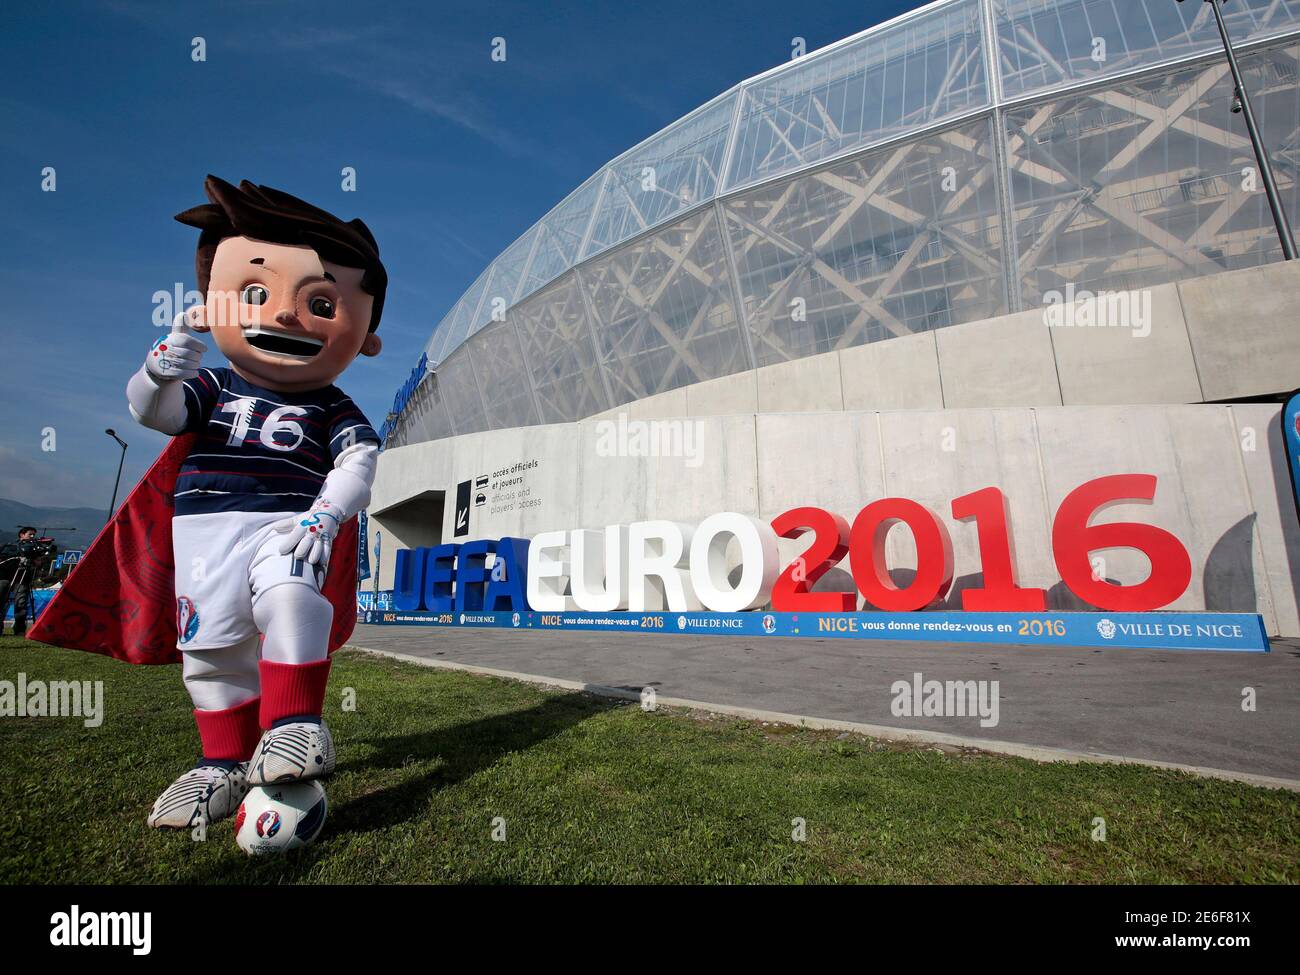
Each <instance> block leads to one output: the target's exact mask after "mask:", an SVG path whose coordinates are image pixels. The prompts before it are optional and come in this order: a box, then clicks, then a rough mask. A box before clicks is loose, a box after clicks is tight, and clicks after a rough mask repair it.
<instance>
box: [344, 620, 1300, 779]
mask: <svg viewBox="0 0 1300 975" xmlns="http://www.w3.org/2000/svg"><path fill="white" fill-rule="evenodd" d="M343 649H345V650H359V651H361V652H362V653H369V654H374V655H375V656H379V657H391V658H393V659H394V660H402V661H405V662H406V663H412V664H418V665H419V666H421V667H432V668H434V669H436V670H459V671H465V672H467V673H471V674H480V675H482V676H484V677H502V678H505V679H506V680H515V681H521V682H523V683H525V684H537V685H540V686H543V687H556V688H560V689H562V690H568V691H582V692H585V693H587V694H595V695H598V696H600V697H610V698H617V699H619V700H624V701H640V700H641V694H640V692H639V691H630V690H628V689H627V688H624V687H608V686H605V685H603V684H586V683H583V682H582V681H577V680H565V679H564V678H561V677H542V676H540V675H538V674H522V673H519V672H518V671H514V670H498V669H496V668H494V667H478V666H474V665H472V664H459V663H455V662H454V661H451V660H431V659H430V658H428V657H418V656H416V655H415V654H410V653H400V652H398V651H395V650H375V649H373V648H371V647H363V646H359V645H357V644H355V643H348V644H344V647H343ZM655 700H656V702H657V703H658V704H661V705H663V706H664V707H673V708H690V709H691V710H694V711H708V712H711V713H713V714H728V715H734V716H735V717H738V718H747V719H749V720H752V721H771V722H774V723H776V724H788V725H795V726H801V727H805V728H812V729H814V730H817V731H848V732H852V733H854V734H858V735H867V736H869V737H871V738H880V739H883V740H885V741H904V742H912V743H915V744H922V745H952V746H955V747H959V748H977V749H979V750H980V751H986V752H994V753H997V754H1000V755H1011V756H1014V757H1016V758H1027V759H1029V760H1030V761H1034V762H1098V763H1105V764H1111V765H1145V766H1147V767H1149V768H1159V769H1172V770H1174V771H1177V772H1188V773H1190V774H1192V775H1199V776H1202V777H1204V778H1209V779H1226V780H1227V781H1230V782H1243V783H1245V784H1247V785H1255V786H1259V787H1261V788H1265V789H1286V790H1289V791H1291V792H1300V780H1297V779H1283V778H1276V777H1274V776H1271V775H1256V774H1254V773H1252V772H1236V771H1233V770H1231V769H1218V768H1205V767H1203V766H1199V765H1183V764H1180V763H1178V762H1160V761H1156V760H1155V759H1149V758H1133V757H1130V756H1127V755H1108V754H1105V753H1103V752H1079V751H1072V750H1070V749H1066V748H1048V747H1045V746H1040V745H1026V744H1023V743H1021V742H1015V741H997V740H994V739H989V738H968V737H965V736H964V735H949V734H945V733H943V732H941V731H924V730H921V729H912V728H894V727H891V726H890V725H878V724H864V723H862V722H860V721H844V720H841V719H838V718H816V717H812V716H810V715H802V714H786V713H785V712H782V711H764V710H762V709H761V708H747V707H738V706H736V705H733V704H711V703H709V702H707V701H692V700H690V699H689V698H684V697H667V696H665V695H662V694H656V695H655Z"/></svg>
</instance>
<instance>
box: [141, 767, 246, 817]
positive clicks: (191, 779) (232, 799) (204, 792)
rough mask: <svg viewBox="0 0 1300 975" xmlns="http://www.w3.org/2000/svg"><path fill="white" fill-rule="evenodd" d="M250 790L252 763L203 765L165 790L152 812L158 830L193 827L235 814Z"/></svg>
mask: <svg viewBox="0 0 1300 975" xmlns="http://www.w3.org/2000/svg"><path fill="white" fill-rule="evenodd" d="M247 792H248V763H247V762H236V763H234V764H233V766H232V767H230V768H227V767H225V766H223V765H199V766H197V767H195V768H192V769H190V770H189V771H188V772H185V773H184V774H183V775H181V776H180V778H178V779H177V780H176V781H175V782H173V783H172V784H171V785H169V786H168V787H167V788H166V789H164V790H163V794H162V795H160V796H159V797H158V798H157V800H156V801H155V802H154V804H153V810H152V811H151V812H150V813H149V820H148V822H149V825H150V826H152V827H153V828H154V829H193V828H194V827H195V826H197V825H199V823H200V822H202V823H207V824H211V823H215V822H218V821H219V820H222V819H225V818H226V817H227V816H231V815H234V812H235V810H236V809H238V808H239V804H240V803H241V802H243V801H244V796H245V794H246V793H247Z"/></svg>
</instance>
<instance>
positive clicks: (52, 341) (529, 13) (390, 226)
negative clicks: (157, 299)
mask: <svg viewBox="0 0 1300 975" xmlns="http://www.w3.org/2000/svg"><path fill="white" fill-rule="evenodd" d="M918 5H919V3H917V2H913V0H886V2H879V3H863V4H849V3H838V4H824V3H820V4H796V3H790V2H788V0H784V2H771V0H748V2H736V3H730V2H729V3H721V2H716V3H715V2H709V0H690V2H683V0H656V2H655V3H652V4H651V3H630V2H620V3H615V4H595V3H570V2H547V3H544V4H543V3H540V2H538V3H533V4H528V3H515V2H506V3H500V2H490V3H484V2H478V3H442V2H437V0H427V2H419V3H385V2H371V3H362V2H352V3H334V2H313V3H299V2H270V0H262V2H255V0H223V2H221V3H220V4H210V3H204V4H198V3H187V2H176V0H161V2H146V0H104V2H84V3H77V2H69V3H59V4H54V3H28V4H20V5H11V6H10V7H9V8H8V9H7V10H6V13H5V17H4V20H5V29H4V32H3V35H0V213H3V214H4V220H5V227H6V233H5V234H4V237H3V242H2V243H0V284H3V293H4V295H5V299H4V300H3V301H0V417H2V418H3V422H2V423H0V497H9V498H14V499H16V500H19V501H23V502H26V503H29V504H49V505H91V506H95V507H106V506H107V504H108V501H109V497H110V495H111V493H112V488H113V477H114V475H115V473H116V469H117V460H118V448H117V446H116V445H115V444H114V443H113V442H112V441H111V440H110V439H109V438H108V437H107V436H105V435H104V433H103V430H104V428H105V427H115V428H116V429H117V430H118V432H119V434H121V435H122V436H123V437H124V438H125V439H126V440H127V441H128V442H129V443H130V449H129V451H128V452H127V461H126V469H125V472H124V473H123V477H122V483H123V493H125V491H126V490H127V489H128V488H129V487H130V485H132V484H134V483H135V481H136V480H137V479H138V478H139V477H140V475H141V474H143V472H144V469H145V468H146V467H147V465H148V464H149V463H150V462H151V461H152V460H153V458H154V457H155V456H156V455H157V454H158V452H159V451H160V450H161V449H162V447H163V445H164V442H165V438H164V437H163V436H162V435H161V434H157V433H154V432H152V431H149V430H145V429H143V428H142V427H139V426H137V425H136V424H135V423H134V422H133V421H132V420H131V417H130V415H129V414H128V412H127V409H126V403H125V399H124V396H123V389H124V387H125V384H126V381H127V379H128V378H129V376H130V375H131V373H132V372H133V371H135V370H136V369H137V368H138V367H139V364H140V362H141V361H143V356H144V353H145V351H146V350H147V349H148V347H149V345H150V343H152V341H153V340H154V338H155V337H156V335H157V333H156V331H155V329H154V328H153V326H152V325H151V324H150V318H151V315H152V314H153V311H154V304H153V301H152V296H153V295H154V293H155V292H157V291H160V290H165V291H171V290H172V289H173V288H175V287H176V286H177V285H178V284H179V285H181V286H183V287H184V288H185V289H192V288H193V287H194V280H193V276H194V271H193V267H194V264H193V261H194V244H195V241H196V237H197V233H196V231H194V230H191V229H190V228H187V227H183V226H181V225H180V224H178V223H176V222H174V221H173V220H172V219H171V218H172V215H173V214H175V213H177V212H179V211H181V210H183V209H186V208H187V207H190V206H193V205H195V204H197V203H201V202H203V201H204V198H203V193H202V183H203V178H204V176H205V175H206V174H207V173H209V172H212V173H216V174H217V175H219V176H222V177H223V178H225V179H228V180H231V181H232V182H236V181H238V180H240V179H251V180H253V181H254V182H258V183H266V184H269V185H271V186H275V187H277V188H279V189H283V190H286V191H288V192H290V193H293V194H295V195H298V196H301V197H303V198H305V199H307V200H309V201H310V202H312V203H315V204H316V205H318V206H322V207H324V208H325V209H327V210H331V211H333V212H335V213H336V214H338V215H339V216H340V217H343V218H344V219H349V218H352V217H361V218H362V219H364V220H365V221H366V222H367V223H368V224H369V225H370V227H371V229H372V230H373V231H374V233H375V236H376V237H377V238H378V240H379V245H380V249H381V252H382V254H383V257H384V262H385V264H386V266H387V268H388V273H389V280H390V284H389V290H388V299H387V304H386V306H385V310H384V320H383V324H382V325H381V327H380V335H381V337H382V338H383V340H384V349H383V353H382V354H381V355H380V356H379V357H378V358H376V359H362V360H359V361H358V362H357V364H356V365H354V366H353V367H352V368H351V369H350V370H349V371H348V372H347V373H345V374H344V376H343V377H342V378H341V379H340V380H339V385H340V386H341V387H342V388H343V389H345V390H346V391H348V392H349V393H351V394H352V396H353V398H354V399H356V401H357V402H358V403H359V404H360V405H361V407H362V409H364V410H365V411H366V412H367V413H368V414H369V416H370V418H371V420H372V421H373V422H374V423H375V425H376V426H378V425H379V423H380V422H381V421H382V420H383V416H384V413H385V411H386V409H387V408H388V406H389V404H391V402H392V397H393V393H394V391H395V390H396V388H397V387H398V386H399V385H400V384H401V383H402V381H403V380H404V379H405V377H406V375H407V374H408V373H409V372H410V370H411V367H412V366H413V365H414V364H415V361H416V360H417V359H418V358H419V354H420V351H421V349H422V347H423V345H424V343H425V341H426V340H427V338H428V336H429V333H430V330H431V329H432V328H433V325H434V324H435V323H436V322H437V321H438V320H440V319H441V317H442V315H443V314H444V313H445V312H446V310H447V309H448V308H449V307H450V306H451V304H452V303H453V302H454V301H455V300H456V299H457V298H458V297H459V295H460V293H461V292H462V291H463V290H464V289H465V288H466V287H468V285H469V284H470V283H471V282H472V281H473V280H474V278H475V277H476V276H477V274H478V273H479V271H481V270H482V268H483V267H484V266H485V265H486V264H487V263H488V262H489V261H490V260H491V259H492V257H494V256H495V255H496V254H497V253H499V252H500V251H501V250H503V249H504V248H505V247H506V246H507V245H508V244H509V243H510V242H511V241H512V240H514V239H515V238H516V237H517V236H518V235H519V234H521V233H522V232H523V231H524V230H526V229H527V228H528V227H529V226H530V225H531V224H532V223H533V222H534V221H535V220H536V219H537V218H538V217H540V216H541V215H542V214H543V213H545V212H546V211H547V210H548V209H550V207H551V206H553V205H554V204H555V203H557V202H558V201H559V200H560V199H562V198H563V197H564V196H565V195H566V194H567V193H568V192H569V191H570V190H572V189H573V188H574V187H576V186H577V185H578V184H579V183H580V182H582V180H584V179H585V178H586V177H587V176H589V175H591V173H593V172H594V171H595V170H597V169H598V168H599V167H600V165H601V164H602V163H604V162H605V161H606V160H608V159H610V158H611V157H613V156H615V155H617V154H618V153H619V152H621V151H622V150H624V149H626V148H628V147H629V146H631V145H633V144H635V143H636V142H639V141H640V140H642V139H644V138H645V137H646V136H648V135H650V134H652V133H653V132H655V131H657V130H658V129H660V128H662V127H663V126H665V125H667V124H668V123H670V122H672V121H673V120H674V119H676V118H678V117H680V116H681V115H684V114H685V113H687V112H689V111H690V110H691V109H693V108H695V107H696V106H698V105H700V104H702V103H703V102H705V101H707V100H708V99H709V98H711V97H713V96H714V95H716V94H718V93H719V92H721V91H723V90H725V89H726V88H728V87H730V86H731V85H733V84H734V83H735V82H737V81H739V80H741V79H742V78H745V77H748V76H750V75H753V74H757V73H758V72H760V71H763V70H766V69H767V68H770V67H772V66H774V65H776V64H778V63H780V62H782V61H784V60H786V59H788V57H789V55H790V45H791V39H792V38H793V37H795V36H800V37H803V38H805V39H806V41H807V46H808V49H809V50H813V49H815V48H817V47H821V46H823V45H825V44H828V43H830V42H832V41H835V40H838V39H839V38H841V37H845V36H847V35H849V34H852V33H855V32H857V31H859V30H862V29H864V28H866V27H868V26H871V25H872V24H875V23H879V22H880V21H883V20H887V19H889V18H890V17H893V16H895V15H896V14H898V13H900V12H901V11H903V10H906V9H909V8H911V7H914V6H918ZM194 37H202V38H204V39H205V41H206V46H207V52H206V53H207V60H206V61H205V62H202V63H196V62H194V61H193V60H191V39H192V38H194ZM494 37H503V38H505V41H506V53H507V58H506V60H505V62H504V63H501V62H495V61H493V60H492V59H491V57H490V54H491V44H492V39H493V38H494ZM47 166H52V167H54V169H55V171H56V174H57V189H56V191H55V192H53V193H48V192H42V190H41V172H42V169H43V168H44V167H47ZM344 166H352V167H355V169H356V171H357V189H356V192H351V193H349V192H343V190H342V189H341V186H340V181H341V177H340V170H341V169H342V168H343V167H344ZM209 346H210V347H211V343H209ZM205 362H206V363H207V364H214V363H215V364H222V360H221V357H220V356H219V354H218V353H216V351H215V349H211V348H210V351H209V352H208V354H207V356H206V357H205ZM47 428H53V430H54V432H55V437H56V440H55V449H54V450H53V451H48V450H43V449H42V445H43V441H44V442H45V443H48V438H46V437H45V433H44V432H45V431H46V430H47Z"/></svg>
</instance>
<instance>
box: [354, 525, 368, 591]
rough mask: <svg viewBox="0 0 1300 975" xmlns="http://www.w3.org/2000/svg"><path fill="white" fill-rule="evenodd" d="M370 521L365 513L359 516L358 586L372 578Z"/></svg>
mask: <svg viewBox="0 0 1300 975" xmlns="http://www.w3.org/2000/svg"><path fill="white" fill-rule="evenodd" d="M369 522H370V519H369V517H368V516H367V515H366V513H365V512H364V511H362V512H361V513H360V514H358V515H357V585H358V586H359V585H361V583H363V582H364V581H365V580H367V579H369V578H370V550H369V549H368V548H366V531H367V529H368V528H369V527H370V524H369Z"/></svg>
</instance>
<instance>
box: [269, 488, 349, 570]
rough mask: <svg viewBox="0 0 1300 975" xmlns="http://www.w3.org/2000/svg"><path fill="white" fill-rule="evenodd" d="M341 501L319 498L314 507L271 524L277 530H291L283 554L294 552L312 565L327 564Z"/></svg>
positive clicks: (281, 549) (282, 550)
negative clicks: (333, 501) (335, 501)
mask: <svg viewBox="0 0 1300 975" xmlns="http://www.w3.org/2000/svg"><path fill="white" fill-rule="evenodd" d="M340 514H342V512H340V511H339V508H338V505H336V504H333V503H332V502H330V501H329V500H328V499H326V498H317V499H316V500H315V501H313V502H312V504H311V508H310V509H309V510H307V511H304V512H303V513H302V514H300V515H294V516H293V517H292V518H285V519H284V520H283V521H277V522H276V523H275V524H274V525H272V526H271V527H272V528H273V529H274V530H275V531H277V532H288V534H289V537H288V538H286V539H285V540H284V543H283V544H282V545H281V546H280V554H281V555H288V554H289V553H290V552H293V557H294V558H295V559H302V560H303V561H304V562H307V563H310V564H311V565H328V564H329V560H330V547H331V546H332V545H333V544H334V536H335V535H337V534H338V532H339V515H340Z"/></svg>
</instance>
